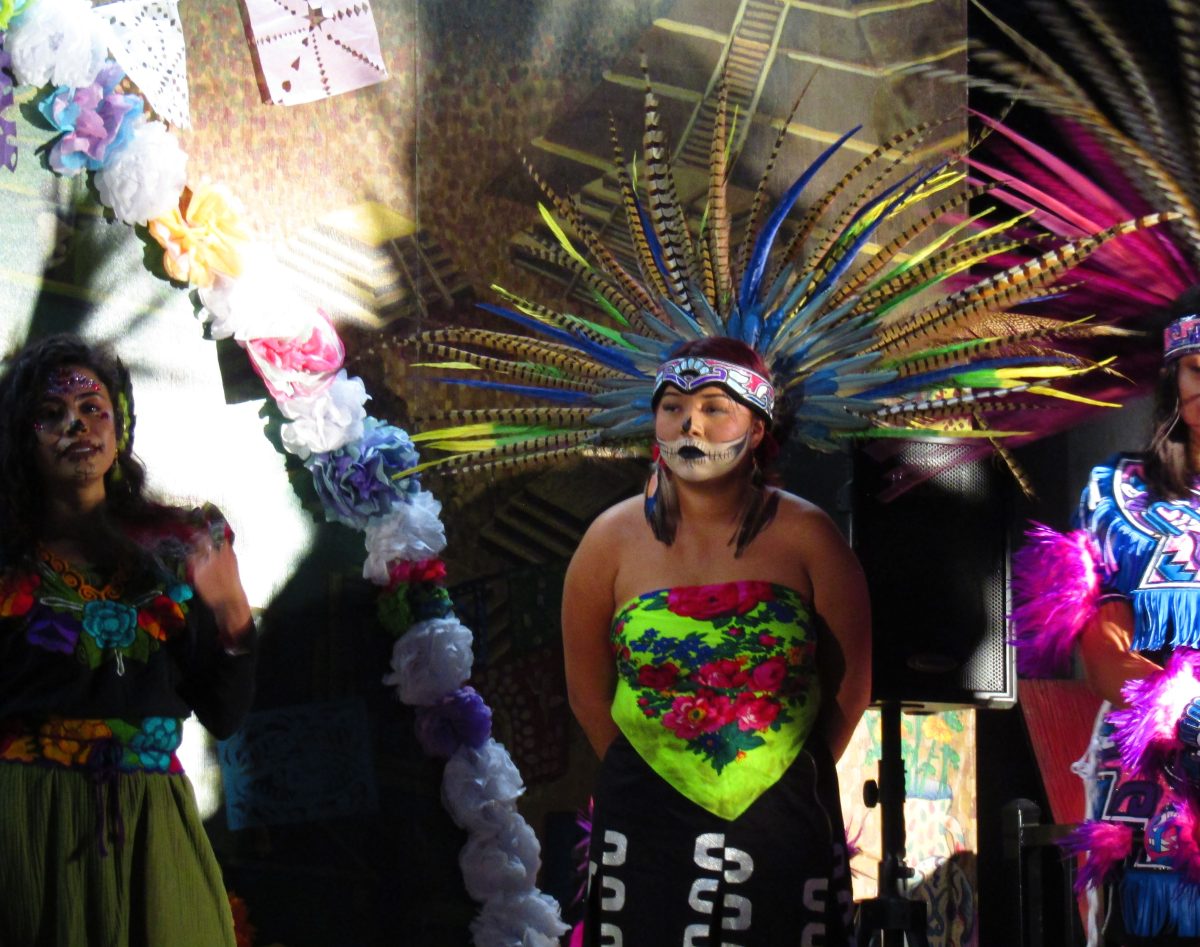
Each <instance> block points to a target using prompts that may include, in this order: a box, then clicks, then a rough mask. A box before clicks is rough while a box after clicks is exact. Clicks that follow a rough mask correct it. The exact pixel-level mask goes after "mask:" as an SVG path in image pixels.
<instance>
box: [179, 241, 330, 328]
mask: <svg viewBox="0 0 1200 947" xmlns="http://www.w3.org/2000/svg"><path fill="white" fill-rule="evenodd" d="M294 280H295V275H294V274H292V273H289V271H288V270H286V269H284V267H283V265H282V264H281V263H280V262H279V260H278V258H277V257H276V256H275V254H274V253H273V252H271V250H270V248H269V247H266V246H263V245H262V244H254V243H252V244H250V245H249V246H247V247H245V248H244V249H243V250H242V275H241V276H239V277H237V279H234V278H232V277H229V276H225V275H224V274H216V278H215V279H214V280H213V284H212V286H208V287H205V288H204V289H201V290H200V293H199V295H200V302H201V309H200V310H199V312H197V313H196V316H197V318H199V319H200V320H201V321H203V322H207V323H209V334H210V335H212V337H213V338H214V339H229V338H232V339H236V340H237V341H239V342H247V341H249V340H250V339H265V338H290V337H293V336H297V335H300V334H301V333H303V332H304V330H305V328H309V329H311V325H312V323H313V320H314V318H315V315H316V313H315V311H314V310H313V307H312V306H310V305H307V304H305V303H304V302H303V301H302V300H301V299H300V297H299V296H298V295H297V294H296V293H295V292H294V291H293V290H292V284H293V282H294Z"/></svg>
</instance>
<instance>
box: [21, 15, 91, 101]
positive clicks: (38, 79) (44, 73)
mask: <svg viewBox="0 0 1200 947" xmlns="http://www.w3.org/2000/svg"><path fill="white" fill-rule="evenodd" d="M4 48H5V49H6V50H7V51H8V53H9V55H11V56H12V69H13V76H14V77H15V78H16V80H17V84H18V85H33V86H44V85H45V84H46V83H47V82H50V83H53V84H54V85H56V86H67V87H68V88H72V89H76V88H79V87H80V86H87V85H91V84H92V80H94V79H95V78H96V74H97V73H98V72H99V71H100V67H101V66H103V65H104V60H105V58H106V56H107V54H108V48H107V46H106V45H105V43H104V34H103V32H102V31H101V30H100V28H99V25H98V24H97V22H96V20H95V19H94V18H93V16H92V5H91V3H89V2H88V0H38V2H36V3H31V4H27V5H26V6H25V7H24V8H23V9H22V11H21V15H20V16H19V17H17V18H16V19H14V20H13V21H12V23H11V25H10V26H9V29H8V35H7V37H6V39H5V41H4Z"/></svg>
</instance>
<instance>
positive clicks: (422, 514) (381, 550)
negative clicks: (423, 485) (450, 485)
mask: <svg viewBox="0 0 1200 947" xmlns="http://www.w3.org/2000/svg"><path fill="white" fill-rule="evenodd" d="M441 512H442V504H441V503H440V502H439V501H438V499H437V498H436V497H435V496H434V495H433V494H432V493H430V492H429V491H428V490H421V491H419V492H418V493H416V494H415V495H414V496H413V498H412V501H411V502H406V503H402V504H401V505H399V506H398V507H396V509H395V510H394V511H393V512H391V513H389V514H388V515H387V516H381V517H379V518H378V519H375V520H372V521H371V522H370V523H368V524H367V529H366V543H367V561H366V562H364V563H363V578H364V579H369V580H370V581H371V582H374V583H375V584H376V585H387V584H388V581H389V577H388V563H389V562H391V561H392V560H393V559H409V560H412V561H414V562H415V561H417V560H420V559H432V558H433V557H434V556H436V555H437V554H438V553H440V552H441V551H442V550H443V549H445V548H446V527H445V526H443V525H442V521H441V519H439V515H440V514H441Z"/></svg>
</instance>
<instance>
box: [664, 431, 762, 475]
mask: <svg viewBox="0 0 1200 947" xmlns="http://www.w3.org/2000/svg"><path fill="white" fill-rule="evenodd" d="M750 433H751V432H750V431H747V432H746V433H745V434H743V435H742V436H741V437H739V438H737V439H736V440H732V441H724V442H721V443H717V444H705V443H704V442H702V441H699V440H696V439H695V438H692V437H677V438H675V440H672V441H664V440H661V439H660V440H659V442H658V454H659V456H660V457H661V458H662V461H663V463H664V464H666V465H667V469H668V470H670V471H671V473H673V474H675V475H676V476H677V477H679V478H680V479H681V480H690V481H692V482H693V483H698V482H700V481H703V480H715V479H716V478H717V477H720V476H723V475H724V474H726V473H728V472H729V471H731V470H733V468H734V467H736V466H737V465H738V463H739V462H740V461H741V459H742V457H743V456H744V455H745V454H746V451H747V450H749V447H750Z"/></svg>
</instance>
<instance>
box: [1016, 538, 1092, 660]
mask: <svg viewBox="0 0 1200 947" xmlns="http://www.w3.org/2000/svg"><path fill="white" fill-rule="evenodd" d="M1025 537H1026V539H1027V540H1028V542H1027V543H1026V545H1025V546H1024V547H1022V548H1021V549H1020V550H1019V551H1018V552H1017V553H1016V554H1015V555H1014V556H1013V583H1012V592H1013V601H1014V602H1015V607H1014V608H1013V611H1012V615H1011V616H1010V618H1011V621H1012V631H1013V643H1014V644H1015V645H1016V646H1017V668H1018V670H1019V671H1020V672H1021V673H1022V674H1023V675H1025V676H1026V677H1053V676H1055V675H1058V674H1062V673H1065V672H1066V671H1068V670H1069V669H1070V664H1071V649H1072V648H1073V647H1074V646H1075V642H1076V641H1077V640H1078V639H1079V635H1080V634H1081V633H1082V631H1083V629H1084V627H1085V626H1086V625H1087V623H1088V622H1089V621H1090V620H1091V618H1092V616H1093V615H1095V614H1096V606H1097V604H1098V602H1099V598H1100V556H1099V551H1098V550H1097V549H1096V546H1095V543H1094V542H1093V540H1092V538H1091V536H1089V535H1088V533H1087V532H1086V531H1084V530H1082V529H1077V530H1075V531H1073V532H1070V533H1059V532H1056V531H1055V530H1052V529H1050V527H1048V526H1043V525H1041V524H1040V523H1036V524H1034V528H1033V529H1031V530H1029V532H1027V533H1026V534H1025Z"/></svg>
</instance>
